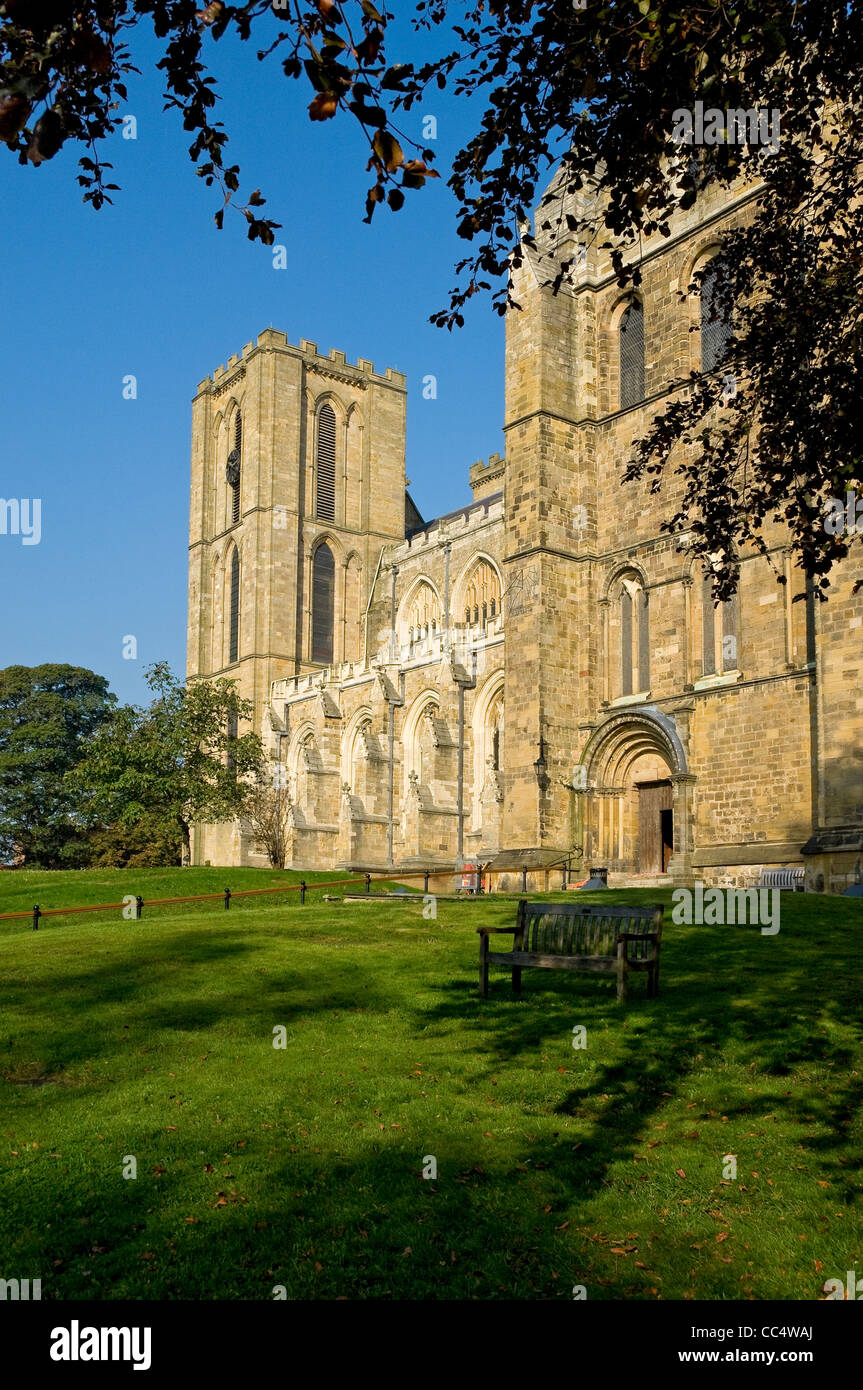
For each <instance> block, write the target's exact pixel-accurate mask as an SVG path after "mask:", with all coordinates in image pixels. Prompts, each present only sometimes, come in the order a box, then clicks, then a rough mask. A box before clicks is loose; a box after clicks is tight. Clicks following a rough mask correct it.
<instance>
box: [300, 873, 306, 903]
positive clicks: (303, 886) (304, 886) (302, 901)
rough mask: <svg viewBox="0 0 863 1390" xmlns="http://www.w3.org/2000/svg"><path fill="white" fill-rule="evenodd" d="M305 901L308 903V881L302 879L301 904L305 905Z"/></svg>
mask: <svg viewBox="0 0 863 1390" xmlns="http://www.w3.org/2000/svg"><path fill="white" fill-rule="evenodd" d="M305 901H306V880H305V879H304V878H301V879H300V902H301V903H304V902H305Z"/></svg>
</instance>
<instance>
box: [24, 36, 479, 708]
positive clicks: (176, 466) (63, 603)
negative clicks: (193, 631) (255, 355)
mask: <svg viewBox="0 0 863 1390" xmlns="http://www.w3.org/2000/svg"><path fill="white" fill-rule="evenodd" d="M413 42H414V41H412V40H410V39H408V43H409V44H411V43H413ZM257 46H258V45H257V44H255V42H254V40H253V41H252V43H251V44H249V45H240V44H239V43H237V42H233V43H226V42H225V41H224V40H222V41H220V42H219V44H218V45H215V46H213V45H210V49H211V51H212V53H213V71H214V72H215V75H216V76H217V77H218V78H219V90H220V92H221V93H222V94H223V97H224V100H223V101H222V103H221V106H220V111H219V118H220V119H221V120H222V121H223V122H224V123H225V125H226V127H227V128H228V130H229V132H230V133H231V136H232V140H231V145H230V146H229V158H228V160H227V162H229V163H231V162H235V163H239V164H240V165H241V169H242V175H243V184H242V189H243V191H245V192H248V191H249V190H250V189H251V188H253V187H256V186H257V187H260V188H261V190H262V192H263V193H264V195H265V196H266V197H267V200H268V201H267V208H266V212H267V215H269V216H271V217H273V218H275V220H276V221H278V222H281V223H282V224H283V227H282V230H281V231H280V232H278V233H277V234H276V238H277V241H279V242H282V243H283V244H285V245H286V246H287V249H288V269H287V270H286V271H284V270H282V271H279V270H275V269H274V268H273V257H272V252H271V250H270V249H268V248H266V247H262V246H260V245H259V244H257V243H255V244H254V245H253V244H252V243H251V242H249V241H248V239H247V237H246V234H245V222H244V220H243V219H242V217H241V215H239V214H229V215H227V216H226V219H225V221H226V228H225V230H224V231H223V232H218V231H216V229H215V227H214V225H213V220H212V219H213V212H214V211H215V207H216V205H217V204H216V199H217V196H218V195H217V191H216V190H215V189H207V188H206V187H205V186H204V183H203V181H202V180H200V179H197V178H196V177H195V175H194V172H193V168H192V164H191V161H190V160H189V158H188V154H187V146H188V144H189V136H188V134H187V133H186V132H184V131H183V130H182V128H181V123H180V120H179V117H178V116H177V115H176V113H172V112H167V113H164V114H163V113H162V110H161V107H162V99H161V86H160V84H159V77H160V75H156V74H154V73H153V70H152V63H153V59H154V58H157V57H158V56H159V49H158V47H157V45H156V43H155V41H154V40H152V38H151V37H150V36H148V35H146V32H145V31H142V33H141V35H140V36H138V37H136V38H135V40H134V42H133V49H134V55H135V59H136V62H137V64H138V66H139V67H140V68H141V69H142V76H141V77H139V78H134V77H133V78H132V79H131V80H130V83H129V101H128V103H127V104H126V105H125V106H124V107H123V113H124V114H126V113H129V114H132V115H134V116H135V118H136V120H137V128H138V138H137V140H135V141H132V140H123V139H122V138H120V136H119V135H117V136H115V137H114V138H113V139H112V140H111V141H110V142H109V146H110V148H106V151H105V154H106V156H107V157H108V158H109V159H111V160H112V162H113V164H114V173H113V181H114V182H116V183H119V184H120V185H121V188H122V191H121V192H120V193H116V194H114V195H113V196H114V198H115V203H114V206H113V207H106V208H105V209H103V210H102V211H101V212H98V213H96V212H93V211H92V209H90V208H89V206H85V205H84V204H83V203H82V202H81V200H80V190H79V189H78V186H77V184H76V183H75V176H76V174H77V157H78V153H79V152H78V151H77V150H75V151H73V150H71V149H70V150H67V151H62V152H61V153H60V154H59V155H58V156H57V157H56V158H55V159H54V160H53V161H51V162H49V163H47V164H44V165H42V166H41V168H39V169H33V168H31V167H27V168H21V167H19V166H18V165H17V164H16V163H15V162H14V160H13V159H12V158H11V157H10V156H8V155H5V154H3V155H2V157H0V179H2V184H0V187H2V197H0V251H2V255H0V313H2V323H3V330H4V331H3V340H4V343H5V354H4V356H5V362H4V372H3V399H4V409H3V425H4V428H3V432H2V444H0V459H2V466H0V496H2V497H4V498H20V499H23V498H40V499H41V502H42V536H41V541H40V543H39V544H38V545H24V544H22V538H21V537H19V536H12V535H0V593H2V596H3V599H2V605H0V666H6V665H12V664H19V663H20V664H23V665H27V666H31V665H37V664H39V663H41V662H45V661H64V662H69V663H71V664H74V665H81V666H86V667H90V668H91V669H92V670H94V671H97V672H99V673H100V674H102V675H104V676H106V677H108V679H109V681H110V684H111V687H112V689H113V690H115V691H116V692H117V694H118V695H119V696H120V698H121V699H124V700H134V701H141V700H143V699H144V698H145V695H146V692H145V687H144V684H143V680H142V671H143V668H144V667H145V666H146V665H147V664H149V662H151V661H155V660H159V659H167V660H168V661H170V663H171V665H172V666H173V667H174V669H175V670H177V671H183V670H184V669H185V633H186V560H187V544H188V486H189V432H190V421H191V405H190V402H191V398H192V396H193V394H194V391H195V387H196V385H197V383H198V382H199V381H200V380H201V379H202V378H203V377H204V376H206V375H208V374H209V373H210V372H211V371H212V370H214V369H215V368H216V367H217V366H219V364H220V363H224V362H225V361H226V359H227V357H228V356H229V355H230V354H231V353H233V352H239V351H240V349H241V348H242V346H243V344H244V343H246V342H248V341H249V340H250V339H252V338H254V337H256V336H257V334H258V333H259V332H260V331H261V330H262V329H263V328H265V327H267V326H269V325H272V326H273V327H275V328H279V329H283V330H284V331H286V332H287V334H288V338H289V340H290V341H291V342H299V340H300V338H301V337H306V338H310V339H312V340H313V341H315V342H316V343H317V344H318V347H319V349H320V350H321V351H324V352H327V351H328V350H329V349H330V348H332V347H336V348H341V349H343V350H344V351H345V352H346V353H347V357H348V360H349V361H356V359H357V358H358V357H361V356H362V357H367V358H370V359H371V360H372V361H373V362H374V364H375V368H376V370H382V369H383V368H384V367H387V366H392V367H396V368H398V369H399V370H400V371H403V372H405V373H406V375H407V378H408V444H407V467H408V476H409V477H410V479H411V481H412V494H413V496H414V498H415V500H416V502H417V505H418V506H419V508H420V510H421V511H422V513H423V515H424V516H426V517H431V516H435V515H437V514H439V513H442V512H445V511H448V510H450V509H451V508H453V507H456V506H458V505H460V504H461V503H462V502H463V501H465V500H466V499H467V498H468V497H469V496H470V491H469V487H468V481H467V470H468V467H469V466H470V464H471V463H473V462H474V461H475V460H476V459H478V458H480V457H487V456H488V454H489V453H491V452H492V451H493V450H498V451H500V452H503V436H502V433H501V423H502V419H503V324H502V320H501V319H500V318H499V317H498V315H497V314H495V313H493V312H492V309H491V304H490V301H489V300H483V301H479V300H476V301H474V307H473V309H472V311H471V312H470V313H469V315H468V322H467V324H466V326H465V328H463V329H461V330H458V331H455V332H454V333H452V334H450V333H447V332H446V331H445V330H441V329H438V328H435V327H433V326H432V325H431V324H429V322H428V317H429V314H431V313H432V312H433V311H434V310H436V309H438V308H441V307H443V306H444V305H445V304H446V302H447V292H448V290H449V288H450V287H451V285H452V284H453V283H454V279H455V277H454V271H453V266H454V263H455V261H456V260H457V259H458V257H459V256H461V255H463V254H464V252H465V250H466V243H465V242H462V241H460V240H459V239H458V237H457V236H456V235H455V232H454V216H453V212H454V207H455V204H454V200H453V198H452V195H451V194H450V192H449V190H448V189H447V188H446V183H445V177H442V178H441V179H440V181H435V182H431V183H430V184H429V187H428V188H427V189H425V190H424V191H423V192H421V193H416V194H413V195H410V194H409V195H408V197H407V200H406V205H405V208H404V209H403V210H402V211H401V212H400V213H398V214H397V215H393V214H391V213H390V211H389V210H388V209H383V210H382V211H379V212H378V214H377V215H376V216H375V218H374V221H373V223H372V225H371V226H365V225H364V224H363V221H362V218H363V214H364V206H363V203H364V194H365V190H366V188H367V187H368V184H369V182H370V175H368V174H367V173H366V172H365V168H364V165H365V160H364V157H363V147H362V137H361V133H360V132H359V130H358V128H356V127H355V126H354V125H353V123H352V121H351V120H350V118H348V119H345V120H341V119H340V120H338V121H335V122H332V123H327V124H326V125H323V126H322V125H312V124H311V123H310V122H309V120H308V118H307V114H306V107H307V103H308V101H309V99H310V93H309V91H308V89H307V85H306V84H305V82H304V81H303V82H299V83H297V82H288V81H287V80H286V79H285V78H284V77H283V75H282V73H281V69H280V67H279V63H278V61H273V60H270V61H269V62H268V63H267V64H258V63H257V62H256V61H255V57H254V53H255V50H256V48H257ZM413 51H414V50H413V49H412V50H411V52H410V54H409V55H408V56H413ZM400 56H401V55H400ZM427 114H431V115H434V116H435V117H436V118H437V121H438V137H439V138H438V140H437V142H436V145H435V146H434V148H435V149H436V150H437V151H438V163H439V167H440V168H441V170H442V171H443V170H444V169H445V167H446V164H447V158H448V156H449V155H451V154H452V152H453V151H454V150H455V149H456V148H457V147H458V144H459V143H460V142H461V141H463V140H464V139H465V138H466V137H467V135H468V134H469V133H470V132H471V130H472V121H473V115H472V114H471V113H470V112H469V111H468V110H467V109H466V108H465V107H464V106H463V105H461V104H459V105H457V104H455V103H453V102H452V101H451V100H449V99H448V97H447V96H446V94H440V95H439V96H437V97H435V99H434V100H432V101H430V102H429V104H428V106H427V107H425V108H423V109H422V110H418V111H416V112H414V113H411V115H410V116H409V117H407V118H406V119H405V123H404V128H405V129H406V130H408V131H410V130H411V127H413V129H414V130H415V132H416V135H417V137H419V134H420V130H421V119H422V116H424V115H427ZM478 114H479V112H478V111H477V112H476V115H478ZM428 373H432V374H433V375H434V376H435V377H436V378H437V382H438V396H437V400H435V401H427V400H424V399H423V397H422V378H423V377H424V376H425V375H426V374H428ZM129 374H133V375H134V376H135V377H136V378H137V391H138V396H137V399H136V400H124V399H123V378H124V377H126V376H127V375H129ZM129 634H131V635H134V636H135V637H136V639H137V645H138V659H137V660H135V661H129V660H124V658H123V655H122V649H123V639H124V637H125V636H127V635H129Z"/></svg>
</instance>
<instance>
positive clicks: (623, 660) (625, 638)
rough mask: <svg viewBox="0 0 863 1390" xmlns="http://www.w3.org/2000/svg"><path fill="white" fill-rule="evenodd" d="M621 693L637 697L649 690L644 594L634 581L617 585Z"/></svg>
mask: <svg viewBox="0 0 863 1390" xmlns="http://www.w3.org/2000/svg"><path fill="white" fill-rule="evenodd" d="M619 605H620V693H621V695H634V694H640V693H642V692H644V691H646V690H648V689H649V688H650V628H649V622H648V602H647V594H646V593H645V592H644V589H643V588H642V587H641V583H640V582H639V581H638V580H637V579H623V580H622V581H621V586H620V597H619Z"/></svg>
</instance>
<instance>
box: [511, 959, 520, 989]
mask: <svg viewBox="0 0 863 1390" xmlns="http://www.w3.org/2000/svg"><path fill="white" fill-rule="evenodd" d="M512 992H513V994H521V966H520V965H514V966H513V967H512Z"/></svg>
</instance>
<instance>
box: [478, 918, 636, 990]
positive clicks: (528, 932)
mask: <svg viewBox="0 0 863 1390" xmlns="http://www.w3.org/2000/svg"><path fill="white" fill-rule="evenodd" d="M662 911H663V910H662V908H661V907H653V906H651V907H635V906H632V907H619V906H611V905H608V906H606V904H605V903H530V902H528V901H527V899H526V898H522V899H521V900H520V902H519V904H518V915H517V917H516V921H515V925H514V926H512V927H477V931H478V933H479V992H480V994H481V995H482V997H483V999H487V998H488V967H489V964H490V963H492V964H494V965H505V966H508V967H509V968H510V969H511V970H512V988H513V991H514V992H515V993H516V994H520V993H521V972H522V970H523V969H524V967H525V966H528V967H530V966H534V965H535V966H538V967H539V969H541V970H584V971H591V972H594V973H597V974H601V975H615V976H616V977H617V997H618V999H625V998H626V987H627V979H628V976H629V974H630V972H632V971H646V972H647V997H648V999H655V998H656V996H657V995H658V993H659V948H660V945H661V942H662ZM509 933H514V939H513V944H512V950H511V951H490V950H489V937H490V936H497V935H501V934H504V935H505V934H509Z"/></svg>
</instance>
